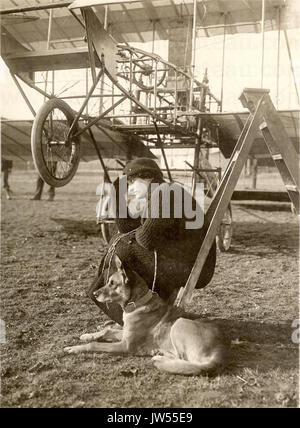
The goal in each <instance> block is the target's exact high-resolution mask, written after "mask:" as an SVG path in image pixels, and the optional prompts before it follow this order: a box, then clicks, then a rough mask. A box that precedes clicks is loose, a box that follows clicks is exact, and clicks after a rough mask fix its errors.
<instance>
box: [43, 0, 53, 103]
mask: <svg viewBox="0 0 300 428" xmlns="http://www.w3.org/2000/svg"><path fill="white" fill-rule="evenodd" d="M52 3H53V0H52ZM52 23H53V9H51V10H50V14H49V23H48V34H47V51H49V50H50V49H51V34H52ZM48 77H49V71H48V70H47V71H46V80H45V92H47V87H48ZM52 95H53V73H52ZM45 101H46V99H44V102H45Z"/></svg>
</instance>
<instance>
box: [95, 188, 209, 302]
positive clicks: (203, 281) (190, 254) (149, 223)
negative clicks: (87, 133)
mask: <svg viewBox="0 0 300 428" xmlns="http://www.w3.org/2000/svg"><path fill="white" fill-rule="evenodd" d="M115 185H116V188H117V183H115ZM169 186H170V185H169V184H168V183H166V182H162V183H161V184H160V186H159V187H158V188H157V189H156V190H155V192H154V193H153V194H152V195H150V197H149V200H148V218H138V219H132V218H125V219H124V218H119V217H118V216H117V220H116V223H117V226H118V230H119V232H120V233H121V234H125V233H128V232H130V231H133V233H131V234H129V235H126V236H124V237H123V238H122V239H121V240H119V242H118V243H117V244H116V246H115V253H116V254H117V255H118V256H119V257H120V259H121V260H122V261H123V262H124V263H126V264H127V265H128V266H129V267H130V268H132V269H133V270H134V271H136V272H137V273H138V274H139V275H140V276H141V277H143V278H144V279H145V281H146V282H147V284H148V286H149V288H150V289H151V288H152V286H153V279H154V266H155V258H154V250H155V251H156V253H157V262H158V263H157V277H156V282H155V291H156V292H157V293H158V294H159V295H160V296H161V297H162V298H163V299H167V298H168V297H169V296H170V295H171V294H172V293H173V291H174V290H175V289H179V288H180V287H183V286H184V285H185V283H186V281H187V279H188V276H189V274H190V272H191V269H192V267H193V265H194V262H195V259H196V257H197V254H198V251H199V249H200V245H201V243H202V241H203V238H204V236H203V235H204V234H203V230H202V229H196V230H193V229H187V228H186V221H187V220H188V221H191V219H187V218H186V217H185V215H184V209H183V206H182V212H183V215H182V217H181V218H176V217H175V204H174V198H173V195H174V194H173V193H172V192H171V198H170V217H169V218H163V216H162V204H161V202H162V198H163V197H164V196H165V195H166V193H168V192H169ZM175 186H179V185H177V184H175ZM179 188H180V191H181V192H185V190H183V188H182V187H181V186H180V187H179ZM156 192H159V195H158V193H156ZM117 193H118V192H117ZM183 195H184V193H182V203H183ZM195 204H196V201H195V200H193V207H194V208H195ZM151 208H152V213H156V216H155V218H153V217H151V215H150V214H149V211H150V210H151ZM119 236H120V234H118V235H116V236H115V237H113V239H112V240H111V243H110V245H113V244H114V242H116V240H117V239H119ZM109 259H110V257H107V258H106V260H105V266H104V269H103V262H104V261H102V264H101V266H100V270H99V274H100V275H99V278H98V281H96V282H95V284H94V288H93V287H92V289H91V290H95V289H97V288H99V287H100V286H101V285H103V284H104V283H105V282H106V278H107V277H108V276H109V274H111V273H112V271H111V272H108V269H107V268H108V265H109ZM215 263H216V245H215V243H214V244H213V246H212V248H211V250H210V253H209V255H208V257H207V259H206V262H205V265H204V267H203V270H202V273H201V275H200V278H199V281H198V284H197V288H203V287H205V286H206V285H207V284H208V283H209V282H210V281H211V278H212V276H213V273H214V269H215ZM102 271H103V272H102Z"/></svg>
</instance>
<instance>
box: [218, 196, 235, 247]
mask: <svg viewBox="0 0 300 428" xmlns="http://www.w3.org/2000/svg"><path fill="white" fill-rule="evenodd" d="M228 210H229V214H230V219H231V224H230V225H227V224H224V225H222V223H221V225H220V228H219V233H218V235H217V245H218V249H219V250H220V251H221V252H222V253H226V251H228V250H229V249H230V245H231V240H232V234H233V227H232V208H231V205H230V204H229V206H228ZM224 226H226V227H227V228H228V227H229V233H230V237H229V238H228V240H227V242H225V232H226V230H225V231H224V229H223V228H224Z"/></svg>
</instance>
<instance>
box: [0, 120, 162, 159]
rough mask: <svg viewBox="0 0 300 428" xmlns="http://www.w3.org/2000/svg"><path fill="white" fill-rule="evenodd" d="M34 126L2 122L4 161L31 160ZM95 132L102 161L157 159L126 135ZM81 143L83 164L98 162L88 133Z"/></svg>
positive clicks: (109, 131)
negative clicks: (134, 158)
mask: <svg viewBox="0 0 300 428" xmlns="http://www.w3.org/2000/svg"><path fill="white" fill-rule="evenodd" d="M32 123H33V121H32V120H5V119H4V120H2V122H1V124H2V126H1V151H2V155H3V156H4V157H6V158H7V159H16V160H21V161H24V162H26V161H28V160H32V154H31V145H30V138H31V128H32ZM92 131H93V134H94V137H95V140H96V142H97V145H98V147H99V149H100V150H101V154H102V156H103V158H106V159H113V158H118V159H124V160H125V159H126V158H127V156H128V155H129V154H131V156H132V157H150V158H155V156H154V155H153V154H152V153H151V151H150V150H149V149H148V148H147V147H146V146H145V145H144V144H143V143H142V142H141V141H140V140H138V139H132V140H131V141H130V140H128V137H127V136H126V135H123V134H120V133H119V132H114V131H111V130H110V129H107V128H100V127H96V126H94V127H93V128H92ZM81 143H82V144H81V160H83V161H86V162H88V161H91V160H96V159H98V157H97V153H96V150H95V148H94V146H93V144H92V142H91V140H90V138H89V136H88V134H87V133H85V134H83V135H82V136H81Z"/></svg>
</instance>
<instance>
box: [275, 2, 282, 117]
mask: <svg viewBox="0 0 300 428" xmlns="http://www.w3.org/2000/svg"><path fill="white" fill-rule="evenodd" d="M280 35H281V7H278V44H277V82H276V106H277V110H278V107H279V73H280Z"/></svg>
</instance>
